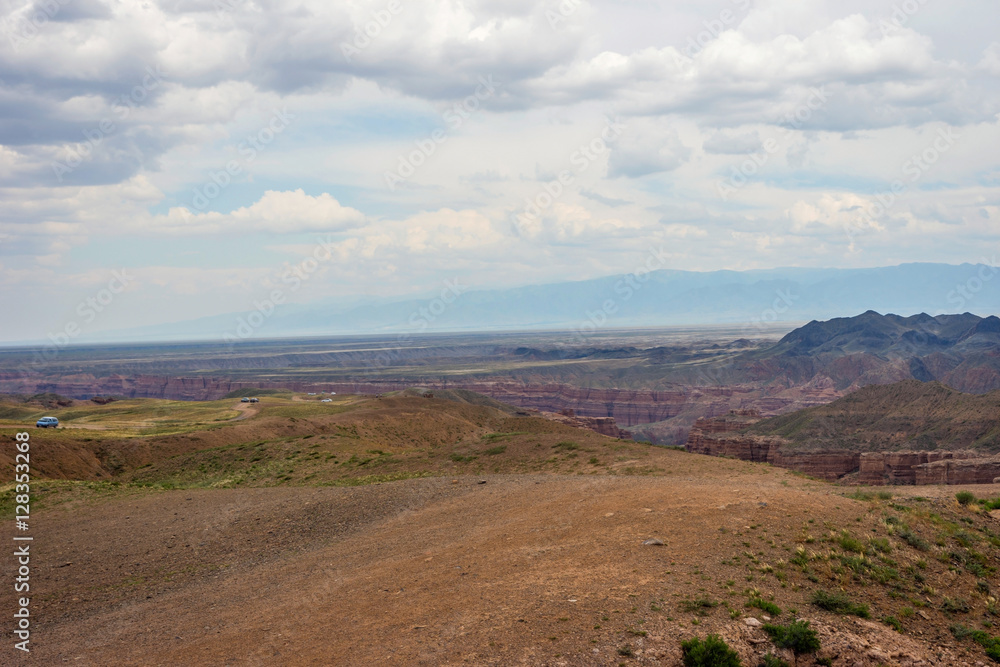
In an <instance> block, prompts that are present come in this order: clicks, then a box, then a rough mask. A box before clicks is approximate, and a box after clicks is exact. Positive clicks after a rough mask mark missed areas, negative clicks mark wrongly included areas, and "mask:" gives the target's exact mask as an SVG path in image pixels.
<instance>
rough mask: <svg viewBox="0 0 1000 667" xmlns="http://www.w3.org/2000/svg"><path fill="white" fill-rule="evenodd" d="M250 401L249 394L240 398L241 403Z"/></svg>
mask: <svg viewBox="0 0 1000 667" xmlns="http://www.w3.org/2000/svg"><path fill="white" fill-rule="evenodd" d="M249 402H250V397H249V396H244V397H243V398H241V399H240V403H249Z"/></svg>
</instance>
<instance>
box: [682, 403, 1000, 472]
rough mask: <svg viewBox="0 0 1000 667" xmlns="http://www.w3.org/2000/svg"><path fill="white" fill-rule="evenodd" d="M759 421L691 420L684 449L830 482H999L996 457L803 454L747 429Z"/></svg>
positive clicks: (743, 415) (742, 416) (751, 415)
mask: <svg viewBox="0 0 1000 667" xmlns="http://www.w3.org/2000/svg"><path fill="white" fill-rule="evenodd" d="M759 421H760V414H759V413H757V412H756V411H752V410H743V411H733V412H731V413H730V414H728V415H724V416H722V417H715V418H703V419H699V420H698V421H697V422H695V425H694V427H693V428H692V429H691V433H690V435H689V437H688V441H687V443H686V445H685V449H686V450H687V451H689V452H692V453H695V454H704V455H708V456H722V457H728V458H734V459H740V460H743V461H753V462H758V463H768V464H771V465H773V466H776V467H779V468H788V469H790V470H795V471H797V472H801V473H805V474H807V475H810V476H812V477H818V478H820V479H825V480H828V481H842V482H845V483H850V484H864V485H871V486H881V485H902V484H908V485H913V484H916V485H926V484H948V485H954V484H992V483H994V482H995V481H996V480H997V479H998V478H1000V456H998V455H984V453H983V452H977V451H974V450H956V451H936V450H935V451H894V452H858V451H845V450H813V451H808V450H805V451H804V450H802V449H798V448H796V447H795V444H794V443H793V442H792V441H790V440H788V439H786V438H783V437H780V436H764V435H753V434H750V433H747V432H746V430H747V429H748V428H750V427H751V426H753V425H755V424H757V423H758V422H759Z"/></svg>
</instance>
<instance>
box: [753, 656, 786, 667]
mask: <svg viewBox="0 0 1000 667" xmlns="http://www.w3.org/2000/svg"><path fill="white" fill-rule="evenodd" d="M759 667H790V665H789V664H788V663H787V662H785V661H784V660H782V659H781V658H779V657H778V656H776V655H774V654H773V653H768V654H767V655H765V656H764V659H763V660H761V661H760V665H759Z"/></svg>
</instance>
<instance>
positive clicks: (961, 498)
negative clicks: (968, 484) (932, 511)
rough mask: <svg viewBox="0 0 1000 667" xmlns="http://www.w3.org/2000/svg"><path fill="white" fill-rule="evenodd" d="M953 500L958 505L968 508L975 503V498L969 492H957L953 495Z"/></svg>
mask: <svg viewBox="0 0 1000 667" xmlns="http://www.w3.org/2000/svg"><path fill="white" fill-rule="evenodd" d="M955 500H957V501H958V504H959V505H963V506H968V505H971V504H972V503H974V502H976V496H975V494H974V493H972V492H971V491H959V492H958V493H956V494H955Z"/></svg>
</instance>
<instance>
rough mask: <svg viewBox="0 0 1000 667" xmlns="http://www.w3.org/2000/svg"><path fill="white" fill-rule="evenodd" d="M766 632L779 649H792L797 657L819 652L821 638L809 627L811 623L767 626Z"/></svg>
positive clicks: (765, 626) (794, 622)
mask: <svg viewBox="0 0 1000 667" xmlns="http://www.w3.org/2000/svg"><path fill="white" fill-rule="evenodd" d="M764 632H766V633H767V634H768V635H770V637H771V641H773V642H774V645H775V646H777V647H778V648H790V649H792V652H793V653H795V655H799V654H801V653H815V652H816V651H818V650H819V636H818V635H817V634H816V631H815V630H813V629H812V628H810V627H809V621H803V620H801V619H800V620H795V621H792V622H791V623H789V624H788V625H773V624H770V623H768V624H765V625H764Z"/></svg>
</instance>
